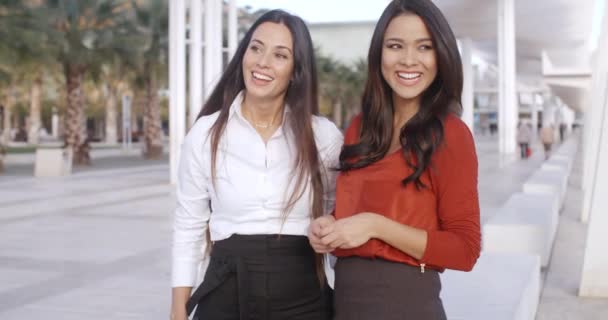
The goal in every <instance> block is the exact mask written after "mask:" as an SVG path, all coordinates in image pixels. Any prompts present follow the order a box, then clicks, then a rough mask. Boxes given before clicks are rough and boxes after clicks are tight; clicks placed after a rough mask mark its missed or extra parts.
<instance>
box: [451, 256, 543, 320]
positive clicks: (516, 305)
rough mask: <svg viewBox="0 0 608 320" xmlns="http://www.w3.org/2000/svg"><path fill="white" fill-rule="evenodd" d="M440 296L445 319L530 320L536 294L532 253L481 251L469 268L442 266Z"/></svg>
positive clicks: (536, 270)
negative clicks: (462, 269) (471, 267)
mask: <svg viewBox="0 0 608 320" xmlns="http://www.w3.org/2000/svg"><path fill="white" fill-rule="evenodd" d="M441 281H442V288H443V289H442V291H441V299H442V300H443V305H444V308H445V311H446V314H447V318H448V319H449V320H488V319H492V320H534V318H535V317H536V310H537V309H538V300H539V296H540V261H539V258H538V256H536V255H527V254H507V253H489V252H482V254H481V257H479V260H478V261H477V264H476V265H475V268H473V271H471V272H459V271H453V270H446V271H445V272H444V273H443V274H442V275H441Z"/></svg>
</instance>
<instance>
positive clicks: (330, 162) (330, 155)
mask: <svg viewBox="0 0 608 320" xmlns="http://www.w3.org/2000/svg"><path fill="white" fill-rule="evenodd" d="M325 121H326V123H324V126H325V128H324V129H325V130H322V132H323V135H325V136H324V137H323V139H321V141H325V143H323V144H322V145H321V146H320V147H319V154H320V155H321V165H322V166H323V208H324V214H330V213H331V212H332V211H333V210H334V206H335V204H336V177H337V176H338V172H337V171H336V170H335V169H336V168H337V167H338V165H339V164H340V161H339V158H340V151H342V145H343V144H344V137H343V136H342V132H340V130H338V128H337V127H336V126H335V125H334V124H333V123H332V122H330V121H329V120H325Z"/></svg>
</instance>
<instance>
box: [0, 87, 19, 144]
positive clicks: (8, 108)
mask: <svg viewBox="0 0 608 320" xmlns="http://www.w3.org/2000/svg"><path fill="white" fill-rule="evenodd" d="M14 90H15V84H14V83H13V82H11V84H10V86H9V87H8V92H7V95H6V103H5V104H4V132H2V137H0V138H2V142H3V144H4V145H8V143H9V142H10V141H11V128H12V111H13V106H14V105H15V95H14Z"/></svg>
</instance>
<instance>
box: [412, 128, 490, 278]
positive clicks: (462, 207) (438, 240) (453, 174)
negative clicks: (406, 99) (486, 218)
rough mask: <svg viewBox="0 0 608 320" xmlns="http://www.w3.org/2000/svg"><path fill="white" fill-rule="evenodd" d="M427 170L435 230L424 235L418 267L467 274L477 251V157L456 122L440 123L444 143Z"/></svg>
mask: <svg viewBox="0 0 608 320" xmlns="http://www.w3.org/2000/svg"><path fill="white" fill-rule="evenodd" d="M431 166H432V167H431V179H432V188H433V189H434V191H435V193H436V195H437V214H438V221H439V230H432V231H428V238H427V246H426V250H425V253H424V256H423V257H422V259H421V263H426V264H430V265H435V266H440V267H444V268H449V269H456V270H463V271H470V270H471V269H472V268H473V266H474V265H475V262H476V261H477V258H478V257H479V254H480V251H481V231H480V223H479V196H478V192H477V154H476V152H475V142H474V141H473V137H472V135H471V132H470V131H469V129H468V127H467V126H466V124H464V122H462V121H461V120H460V119H458V118H456V117H454V116H449V117H448V118H446V120H445V121H444V143H443V144H442V146H441V147H440V148H439V149H438V151H437V153H436V154H435V155H434V156H433V161H432V164H431Z"/></svg>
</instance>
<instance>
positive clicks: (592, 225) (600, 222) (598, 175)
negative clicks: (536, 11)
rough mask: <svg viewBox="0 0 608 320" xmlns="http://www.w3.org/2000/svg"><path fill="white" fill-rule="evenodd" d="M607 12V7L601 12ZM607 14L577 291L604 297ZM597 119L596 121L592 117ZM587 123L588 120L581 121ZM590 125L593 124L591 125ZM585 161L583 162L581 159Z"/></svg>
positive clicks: (596, 73) (607, 294) (607, 279)
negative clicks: (579, 280) (583, 251)
mask: <svg viewBox="0 0 608 320" xmlns="http://www.w3.org/2000/svg"><path fill="white" fill-rule="evenodd" d="M607 12H608V7H607V8H606V10H605V13H607ZM606 17H608V15H606V14H605V18H604V22H603V28H602V29H601V30H602V35H601V38H600V41H599V47H598V49H597V52H596V57H597V61H596V62H595V67H594V68H593V90H592V91H591V97H592V98H591V101H592V102H591V108H589V109H591V110H590V111H592V112H593V113H592V117H591V119H590V120H592V121H593V122H597V125H598V126H597V127H598V129H599V130H598V131H595V136H597V139H595V140H593V138H594V137H592V140H591V141H589V149H588V151H589V152H587V154H586V156H590V157H591V158H592V159H593V160H592V161H591V167H589V168H586V170H585V174H589V175H591V176H590V178H589V179H588V180H589V181H590V182H589V185H588V187H587V188H586V189H585V196H584V199H583V203H584V204H585V203H588V207H589V209H590V210H589V228H588V231H587V232H588V233H587V242H586V246H585V260H584V262H583V272H582V277H581V285H580V288H579V294H580V295H581V296H589V297H604V298H608V254H606V243H608V232H606V230H608V197H606V190H608V110H607V109H608V93H607V90H608V18H606ZM596 120H597V121H596ZM585 125H589V123H585ZM592 129H593V128H592ZM585 165H587V162H586V163H585Z"/></svg>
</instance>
